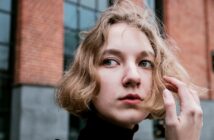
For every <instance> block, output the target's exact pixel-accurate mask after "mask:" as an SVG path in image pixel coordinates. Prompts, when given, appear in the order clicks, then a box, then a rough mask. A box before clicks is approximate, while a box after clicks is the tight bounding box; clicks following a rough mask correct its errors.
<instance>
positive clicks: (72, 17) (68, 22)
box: [64, 2, 78, 29]
mask: <svg viewBox="0 0 214 140" xmlns="http://www.w3.org/2000/svg"><path fill="white" fill-rule="evenodd" d="M77 19H78V17H77V7H76V6H75V5H72V4H69V3H66V2H64V25H65V26H66V27H70V28H73V29H76V28H77Z"/></svg>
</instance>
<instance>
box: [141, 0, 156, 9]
mask: <svg viewBox="0 0 214 140" xmlns="http://www.w3.org/2000/svg"><path fill="white" fill-rule="evenodd" d="M144 1H145V3H146V4H147V5H148V6H149V7H150V8H151V9H152V10H155V0H144Z"/></svg>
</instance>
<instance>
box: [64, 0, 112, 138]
mask: <svg viewBox="0 0 214 140" xmlns="http://www.w3.org/2000/svg"><path fill="white" fill-rule="evenodd" d="M108 5H109V1H108V0H102V1H101V0H64V48H65V49H64V50H65V51H64V69H67V67H68V66H69V64H70V63H71V61H72V60H73V55H74V52H75V50H76V48H77V47H78V44H79V41H80V40H79V32H80V31H85V30H88V29H89V28H91V27H92V26H94V25H95V23H96V20H97V18H98V17H99V15H100V12H101V11H103V10H105V9H106V8H107V7H108ZM69 121H70V123H69V127H70V130H69V139H70V140H76V139H77V136H78V133H79V131H80V129H81V128H82V127H83V126H84V124H85V123H84V122H83V121H80V119H79V118H77V117H75V116H73V115H70V119H69Z"/></svg>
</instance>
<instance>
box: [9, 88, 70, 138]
mask: <svg viewBox="0 0 214 140" xmlns="http://www.w3.org/2000/svg"><path fill="white" fill-rule="evenodd" d="M54 96H55V93H54V88H53V87H45V86H27V85H25V86H20V87H16V88H14V90H13V93H12V106H11V107H12V109H11V110H12V113H11V140H55V139H60V140H67V139H68V125H69V123H68V121H69V120H68V118H69V115H68V113H67V112H65V111H64V110H62V109H60V108H59V107H58V106H57V105H56V102H55V98H54Z"/></svg>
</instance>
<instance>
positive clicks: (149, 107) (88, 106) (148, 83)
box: [57, 0, 202, 140]
mask: <svg viewBox="0 0 214 140" xmlns="http://www.w3.org/2000/svg"><path fill="white" fill-rule="evenodd" d="M173 50H174V49H173V48H172V46H171V45H169V43H167V41H166V40H165V39H163V38H162V36H161V34H160V32H159V30H158V27H157V24H156V22H155V18H154V17H153V15H152V14H151V12H149V11H148V10H147V9H143V8H141V7H138V6H136V5H135V4H133V3H132V2H131V1H129V0H120V1H116V2H115V3H114V5H113V6H111V7H110V8H108V9H107V10H106V11H105V12H104V13H103V14H102V15H101V18H100V19H99V20H98V21H97V24H96V26H95V27H94V28H93V29H91V30H90V31H89V32H88V33H85V36H84V39H83V40H82V42H81V44H80V46H79V48H78V50H77V53H76V56H75V59H74V62H73V64H72V65H71V67H70V69H69V70H68V71H67V72H66V73H65V75H64V77H63V79H62V81H61V83H60V85H59V88H58V94H57V95H58V96H57V97H58V103H59V104H60V106H61V107H63V108H65V109H66V110H68V111H69V112H70V113H72V114H74V115H76V116H79V117H82V118H87V124H86V126H85V128H84V129H83V130H82V131H81V132H80V135H79V138H78V139H79V140H132V139H133V135H134V133H135V132H136V131H137V129H138V123H139V122H141V121H143V120H144V119H147V118H150V119H152V118H165V122H166V139H167V140H199V139H200V131H201V127H202V109H201V107H200V101H199V97H198V93H199V92H201V89H200V88H196V86H194V85H193V84H192V83H191V82H190V79H189V77H188V74H187V73H186V71H185V70H184V68H183V67H182V66H181V65H180V64H179V62H178V60H177V59H176V58H175V56H174V54H173ZM174 99H179V102H180V113H179V114H178V115H177V113H176V104H175V100H174ZM142 139H143V138H142Z"/></svg>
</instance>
